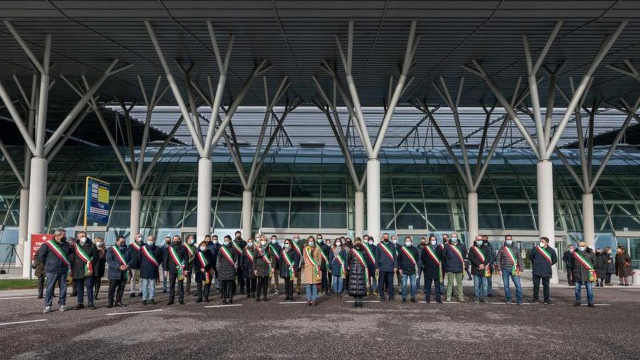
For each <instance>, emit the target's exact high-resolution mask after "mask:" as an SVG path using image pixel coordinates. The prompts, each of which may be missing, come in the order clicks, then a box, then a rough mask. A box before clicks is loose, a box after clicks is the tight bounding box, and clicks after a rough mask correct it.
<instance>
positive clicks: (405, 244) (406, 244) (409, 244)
mask: <svg viewBox="0 0 640 360" xmlns="http://www.w3.org/2000/svg"><path fill="white" fill-rule="evenodd" d="M404 246H413V243H410V242H406V243H404Z"/></svg>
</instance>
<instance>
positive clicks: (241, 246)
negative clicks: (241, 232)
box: [231, 238, 247, 259]
mask: <svg viewBox="0 0 640 360" xmlns="http://www.w3.org/2000/svg"><path fill="white" fill-rule="evenodd" d="M231 246H233V251H235V252H236V255H238V259H239V258H241V257H242V255H243V252H244V248H245V247H247V242H246V241H244V240H242V238H240V239H239V240H236V239H233V240H231ZM238 248H239V249H238Z"/></svg>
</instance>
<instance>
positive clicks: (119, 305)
mask: <svg viewBox="0 0 640 360" xmlns="http://www.w3.org/2000/svg"><path fill="white" fill-rule="evenodd" d="M116 307H127V305H125V304H123V303H122V302H119V303H117V304H116Z"/></svg>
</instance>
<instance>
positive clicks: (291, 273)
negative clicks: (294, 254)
mask: <svg viewBox="0 0 640 360" xmlns="http://www.w3.org/2000/svg"><path fill="white" fill-rule="evenodd" d="M282 257H283V258H284V261H285V262H286V263H287V268H288V269H289V278H291V279H293V278H294V277H296V276H297V275H296V268H295V266H294V264H293V260H291V258H289V254H288V252H287V251H284V250H282Z"/></svg>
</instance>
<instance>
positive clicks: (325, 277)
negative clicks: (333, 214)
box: [316, 234, 331, 296]
mask: <svg viewBox="0 0 640 360" xmlns="http://www.w3.org/2000/svg"><path fill="white" fill-rule="evenodd" d="M316 248H317V249H318V250H319V251H320V256H321V257H322V261H321V264H320V271H321V275H322V280H321V281H320V290H319V291H318V294H321V293H323V292H324V294H325V295H326V296H329V292H330V291H331V290H330V289H331V288H330V287H329V277H330V276H329V251H330V250H331V247H330V246H327V244H325V243H324V240H323V238H322V234H318V235H316Z"/></svg>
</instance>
